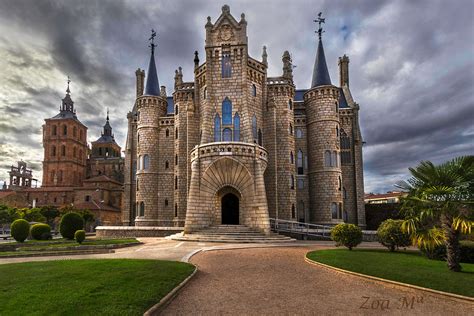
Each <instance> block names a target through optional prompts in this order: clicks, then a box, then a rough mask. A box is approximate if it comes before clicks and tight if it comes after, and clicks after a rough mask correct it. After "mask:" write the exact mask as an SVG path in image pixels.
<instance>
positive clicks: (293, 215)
mask: <svg viewBox="0 0 474 316" xmlns="http://www.w3.org/2000/svg"><path fill="white" fill-rule="evenodd" d="M291 218H296V210H295V205H294V204H291Z"/></svg>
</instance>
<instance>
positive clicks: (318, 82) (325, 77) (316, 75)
mask: <svg viewBox="0 0 474 316" xmlns="http://www.w3.org/2000/svg"><path fill="white" fill-rule="evenodd" d="M324 85H331V78H330V77H329V71H328V66H327V64H326V57H325V56H324V48H323V42H322V40H321V39H320V40H319V42H318V50H317V52H316V60H315V61H314V68H313V78H312V80H311V88H314V87H318V86H324Z"/></svg>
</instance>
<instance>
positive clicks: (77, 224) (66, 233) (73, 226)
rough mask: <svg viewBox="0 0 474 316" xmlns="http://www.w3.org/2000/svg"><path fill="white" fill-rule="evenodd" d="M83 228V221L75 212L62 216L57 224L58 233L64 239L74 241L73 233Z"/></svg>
mask: <svg viewBox="0 0 474 316" xmlns="http://www.w3.org/2000/svg"><path fill="white" fill-rule="evenodd" d="M83 228H84V220H83V219H82V217H81V215H79V214H77V213H75V212H70V213H66V214H64V215H63V217H62V218H61V222H60V223H59V232H60V233H61V235H62V236H63V237H64V238H66V239H74V233H75V232H76V231H78V230H81V229H83Z"/></svg>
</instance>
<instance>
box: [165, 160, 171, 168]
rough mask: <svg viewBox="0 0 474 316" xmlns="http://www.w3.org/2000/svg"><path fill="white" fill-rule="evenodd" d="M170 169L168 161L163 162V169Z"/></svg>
mask: <svg viewBox="0 0 474 316" xmlns="http://www.w3.org/2000/svg"><path fill="white" fill-rule="evenodd" d="M169 167H170V163H169V162H168V160H166V161H165V169H168V168H169Z"/></svg>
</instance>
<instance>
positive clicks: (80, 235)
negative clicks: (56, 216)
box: [74, 230, 86, 244]
mask: <svg viewBox="0 0 474 316" xmlns="http://www.w3.org/2000/svg"><path fill="white" fill-rule="evenodd" d="M74 239H75V240H76V241H77V242H78V243H79V244H82V242H83V241H84V240H85V239H86V232H85V231H83V230H76V232H75V233H74Z"/></svg>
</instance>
